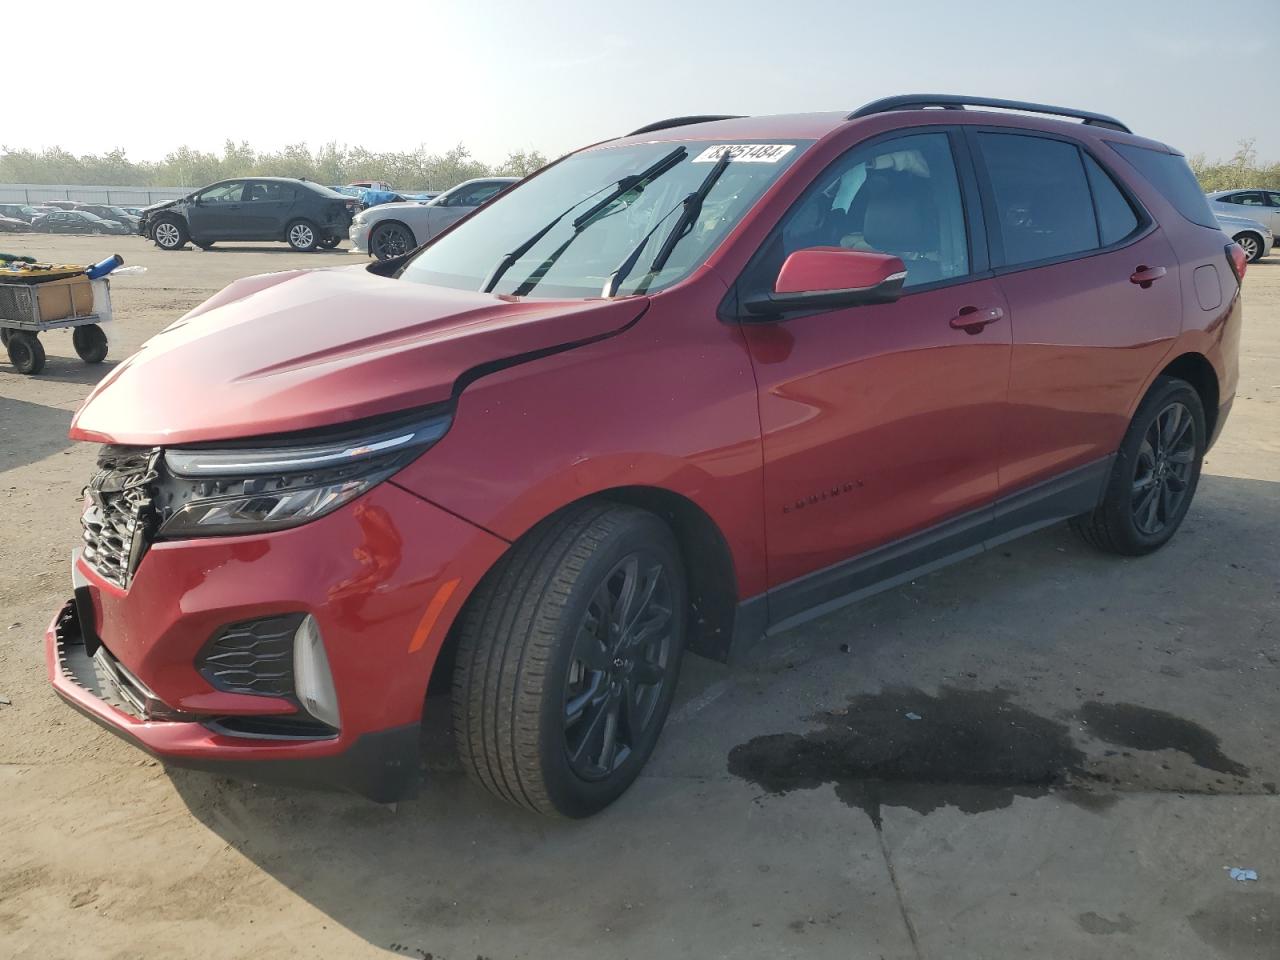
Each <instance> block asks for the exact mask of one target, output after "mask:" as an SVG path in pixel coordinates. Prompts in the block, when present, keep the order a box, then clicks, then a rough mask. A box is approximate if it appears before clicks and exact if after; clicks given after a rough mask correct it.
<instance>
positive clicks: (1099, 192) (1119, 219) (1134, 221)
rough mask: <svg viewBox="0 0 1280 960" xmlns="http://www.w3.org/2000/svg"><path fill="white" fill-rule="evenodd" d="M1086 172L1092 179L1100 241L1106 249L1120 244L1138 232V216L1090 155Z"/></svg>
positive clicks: (1086, 162) (1087, 157)
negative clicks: (1134, 232)
mask: <svg viewBox="0 0 1280 960" xmlns="http://www.w3.org/2000/svg"><path fill="white" fill-rule="evenodd" d="M1084 169H1085V173H1087V174H1088V175H1089V188H1090V189H1091V190H1092V191H1093V209H1094V212H1095V213H1097V215H1098V240H1099V242H1101V244H1102V245H1103V246H1104V247H1105V246H1109V245H1110V244H1113V243H1117V242H1119V241H1120V240H1123V239H1124V238H1125V237H1127V236H1128V235H1129V234H1131V233H1133V231H1134V230H1136V229H1137V228H1138V215H1137V214H1136V213H1134V212H1133V207H1132V206H1130V205H1129V201H1128V200H1126V199H1125V195H1124V194H1123V193H1121V192H1120V188H1119V187H1118V186H1116V182H1115V181H1114V180H1112V179H1111V175H1110V174H1109V173H1107V171H1105V170H1103V169H1102V167H1100V166H1099V165H1098V161H1096V160H1094V159H1093V157H1091V156H1089V155H1088V154H1085V155H1084Z"/></svg>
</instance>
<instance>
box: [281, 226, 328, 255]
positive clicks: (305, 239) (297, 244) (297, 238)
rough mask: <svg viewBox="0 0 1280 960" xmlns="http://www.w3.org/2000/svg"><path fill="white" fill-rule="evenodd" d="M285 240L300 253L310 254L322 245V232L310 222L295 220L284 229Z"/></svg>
mask: <svg viewBox="0 0 1280 960" xmlns="http://www.w3.org/2000/svg"><path fill="white" fill-rule="evenodd" d="M284 239H285V241H286V242H287V243H288V244H289V246H291V247H293V249H295V250H297V251H298V252H299V253H310V252H311V251H312V250H314V249H316V247H318V246H319V245H320V232H319V231H318V230H317V229H316V225H315V224H314V223H312V222H311V221H310V220H294V221H293V222H292V223H290V224H289V225H288V226H287V227H285V228H284Z"/></svg>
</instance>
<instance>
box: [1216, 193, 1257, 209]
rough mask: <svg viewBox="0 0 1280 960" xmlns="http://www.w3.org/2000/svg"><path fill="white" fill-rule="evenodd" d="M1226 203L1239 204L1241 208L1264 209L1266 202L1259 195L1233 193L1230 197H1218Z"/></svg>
mask: <svg viewBox="0 0 1280 960" xmlns="http://www.w3.org/2000/svg"><path fill="white" fill-rule="evenodd" d="M1218 199H1219V200H1223V201H1225V202H1226V203H1235V204H1239V205H1240V206H1242V207H1265V206H1266V205H1267V202H1266V201H1265V200H1264V199H1263V198H1262V194H1261V193H1254V192H1250V193H1233V194H1231V195H1230V196H1226V197H1219V198H1218Z"/></svg>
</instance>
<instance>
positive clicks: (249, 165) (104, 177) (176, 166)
mask: <svg viewBox="0 0 1280 960" xmlns="http://www.w3.org/2000/svg"><path fill="white" fill-rule="evenodd" d="M546 162H547V158H546V157H544V156H543V155H542V154H541V153H539V152H538V151H537V150H529V151H523V150H521V151H516V152H514V153H510V154H508V155H507V158H506V159H505V160H503V161H502V162H501V163H499V164H496V165H490V164H487V163H485V162H483V161H482V160H478V159H476V158H475V157H473V156H471V152H470V151H469V150H468V149H467V148H466V147H465V146H463V145H462V144H459V145H458V146H456V147H454V148H453V149H451V150H446V151H445V152H444V153H431V152H430V151H428V150H427V149H426V148H425V147H419V148H418V149H417V150H414V151H412V152H409V153H392V152H385V153H378V152H375V151H372V150H366V149H365V148H364V147H349V146H346V145H344V144H337V143H326V144H325V145H324V146H322V147H320V148H319V149H318V150H315V151H312V150H311V149H310V148H309V147H308V146H307V145H306V144H305V143H298V144H293V145H292V146H288V147H285V148H284V149H283V150H279V151H276V152H270V151H268V152H259V151H257V150H255V149H254V148H253V147H251V146H250V145H249V144H248V143H245V142H243V141H241V142H240V143H236V142H234V141H232V140H228V141H227V142H226V144H225V145H224V146H223V149H222V153H221V154H217V153H208V152H205V151H202V150H193V149H192V148H191V147H185V146H184V147H179V148H178V149H177V150H174V151H173V152H172V153H169V154H167V155H166V156H165V158H164V159H163V160H160V161H158V162H152V161H147V160H130V159H129V157H128V156H127V155H126V154H125V151H124V150H122V149H118V148H117V149H115V150H111V151H109V152H107V153H102V154H92V153H87V154H81V155H79V156H77V155H75V154H73V153H70V152H69V151H67V150H63V149H62V148H61V147H49V148H47V149H45V150H22V149H16V148H12V147H3V146H0V183H66V184H76V185H79V186H86V187H90V186H100V185H112V186H121V187H202V186H204V185H205V184H207V183H213V182H214V181H215V180H224V179H226V178H228V177H246V176H261V177H272V176H274V177H305V178H306V179H307V180H314V181H316V182H317V183H325V184H343V183H349V182H350V181H352V180H385V181H386V182H388V183H391V184H394V185H395V187H396V188H397V189H399V190H406V191H415V190H447V189H448V188H449V187H452V186H453V185H454V184H456V183H461V182H462V181H463V180H470V179H472V178H473V177H488V176H511V177H522V176H524V175H525V174H528V173H532V172H533V171H534V170H537V169H538V168H539V167H541V166H543V165H544V164H546ZM1190 162H1191V169H1192V170H1194V171H1195V174H1196V177H1197V178H1198V179H1199V181H1200V186H1201V187H1202V188H1203V189H1204V190H1205V191H1206V192H1211V191H1214V190H1229V189H1232V188H1234V187H1268V188H1271V189H1276V190H1280V163H1271V164H1264V163H1260V162H1259V161H1258V152H1257V150H1255V149H1254V141H1253V140H1242V141H1240V143H1239V144H1238V146H1237V149H1236V152H1235V153H1234V154H1233V155H1232V156H1231V158H1230V159H1228V160H1213V161H1210V160H1208V159H1207V158H1206V157H1205V155H1204V154H1197V155H1196V156H1194V157H1191V160H1190Z"/></svg>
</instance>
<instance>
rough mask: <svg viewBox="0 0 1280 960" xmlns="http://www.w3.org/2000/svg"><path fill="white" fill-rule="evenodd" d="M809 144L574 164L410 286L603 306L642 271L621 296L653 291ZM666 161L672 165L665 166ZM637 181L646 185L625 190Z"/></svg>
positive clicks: (482, 219) (439, 255) (694, 149)
mask: <svg viewBox="0 0 1280 960" xmlns="http://www.w3.org/2000/svg"><path fill="white" fill-rule="evenodd" d="M811 142H812V141H809V140H791V141H788V142H786V143H771V144H762V143H746V142H742V143H737V142H735V143H721V144H710V143H707V142H706V141H692V140H691V141H683V142H681V141H667V142H662V143H645V144H636V145H631V146H622V147H604V148H597V149H593V150H588V151H585V152H583V153H579V154H575V155H574V156H571V157H569V158H567V159H566V160H564V161H562V162H561V163H558V164H556V165H555V166H553V167H551V168H549V169H547V170H546V171H545V172H543V173H541V174H539V175H538V176H536V177H534V178H533V179H531V180H529V181H527V182H525V183H523V184H520V185H519V186H517V187H515V188H514V189H512V190H510V191H508V192H507V193H505V194H504V195H503V196H501V197H499V198H498V199H497V200H495V201H494V202H493V203H491V204H489V205H488V206H487V207H484V208H482V209H481V210H479V211H478V212H477V213H476V214H475V215H474V216H472V217H470V218H469V219H468V220H467V221H466V222H464V223H462V224H460V225H459V226H458V227H457V229H455V230H453V231H452V232H450V233H448V234H446V235H445V236H443V237H441V238H440V239H439V240H437V241H436V242H435V243H433V244H431V245H430V246H428V247H427V248H426V249H424V250H423V251H422V252H421V253H419V254H418V255H417V256H416V257H414V258H413V259H412V260H411V261H410V262H409V263H408V265H407V266H406V267H405V268H404V270H403V272H402V273H401V276H402V278H403V279H405V280H410V281H414V282H417V283H431V284H436V285H438V286H444V287H453V288H456V289H459V290H482V289H485V288H486V287H487V286H490V285H491V284H492V287H491V290H492V292H493V293H497V294H516V295H519V296H531V297H575V298H576V297H598V296H601V293H602V291H603V290H604V289H605V288H606V286H607V285H608V284H609V283H610V281H611V279H612V278H613V277H614V274H615V273H616V272H618V271H619V268H620V267H622V266H623V265H624V264H626V263H634V266H632V267H631V268H630V269H628V270H626V272H625V276H623V277H621V279H620V281H615V282H616V290H614V291H612V292H614V293H616V294H617V295H619V296H626V295H628V294H634V293H637V292H653V291H656V290H659V289H661V288H663V287H666V286H670V285H671V284H673V283H675V282H676V281H677V280H680V279H683V278H684V277H685V276H687V275H688V274H689V273H690V272H692V271H693V269H694V268H695V267H697V266H698V265H700V264H701V263H702V262H703V261H704V260H706V258H707V257H708V256H709V255H710V253H711V251H712V250H714V249H715V247H716V245H717V244H718V243H719V241H720V240H721V239H722V238H723V237H724V236H725V234H727V233H728V232H729V230H730V229H731V228H732V227H733V226H734V225H735V224H736V223H737V222H738V221H739V220H740V219H741V218H742V216H743V214H745V213H746V212H747V210H748V209H750V207H751V205H752V204H753V203H755V201H756V200H757V199H759V197H760V195H761V194H763V193H764V191H765V189H766V188H767V187H768V186H769V185H770V184H771V183H773V182H774V181H775V180H776V179H777V178H778V176H779V174H781V172H782V171H783V170H785V169H786V168H787V167H788V166H789V165H790V164H791V163H792V162H794V160H795V158H796V156H797V155H798V154H799V153H800V152H802V151H803V150H804V148H805V147H807V146H808V145H809V144H810V143H811ZM726 148H727V149H729V150H730V151H731V160H730V162H729V163H728V165H727V167H725V168H724V170H723V171H722V172H721V174H720V175H719V176H718V177H715V178H714V179H711V180H710V187H709V189H708V190H706V196H705V198H704V199H702V202H701V206H700V208H695V211H696V213H697V216H696V217H695V218H694V219H693V221H692V223H691V224H690V225H688V226H687V229H685V230H682V231H681V235H680V238H679V240H678V241H676V242H675V243H674V245H672V244H671V243H669V242H668V241H669V234H670V233H671V231H672V230H673V229H678V228H679V227H680V226H681V213H682V211H683V210H684V209H685V201H686V199H688V198H690V197H692V196H694V195H696V194H697V193H698V192H699V188H700V187H703V186H704V184H706V183H708V181H709V178H708V174H709V173H711V171H712V170H713V168H715V167H716V161H717V160H719V159H720V157H721V156H722V155H723V154H724V152H725V150H726ZM673 154H676V156H674V157H673V156H672V155H673ZM667 157H672V160H671V162H666V163H664V162H662V161H664V158H667ZM646 173H649V175H648V176H645V174H646ZM628 178H633V179H634V178H639V180H638V182H636V183H634V184H633V185H631V186H630V187H629V188H627V182H626V181H627V180H628ZM624 188H625V189H624ZM611 194H614V195H616V196H615V197H614V199H612V200H611V201H610V202H609V203H607V204H606V205H605V206H604V207H602V208H601V209H599V210H598V211H596V212H595V213H594V214H592V215H591V216H589V217H587V218H585V219H584V218H583V214H584V213H589V212H590V211H591V210H592V208H593V206H598V205H599V202H600V201H601V200H605V199H608V198H609V197H610V195H611ZM534 238H536V239H534ZM531 240H533V242H532V243H530V241H531ZM665 247H670V249H669V251H667V255H666V256H665V257H664V258H661V260H660V263H659V268H658V269H653V265H654V261H655V258H658V256H659V253H660V252H661V251H664V248H665ZM637 250H639V253H638V255H637V253H636V251H637ZM513 252H514V253H518V256H516V257H514V258H511V254H512V253H513ZM495 275H496V276H498V278H499V279H498V280H497V282H496V283H494V282H493V277H494V276H495Z"/></svg>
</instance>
